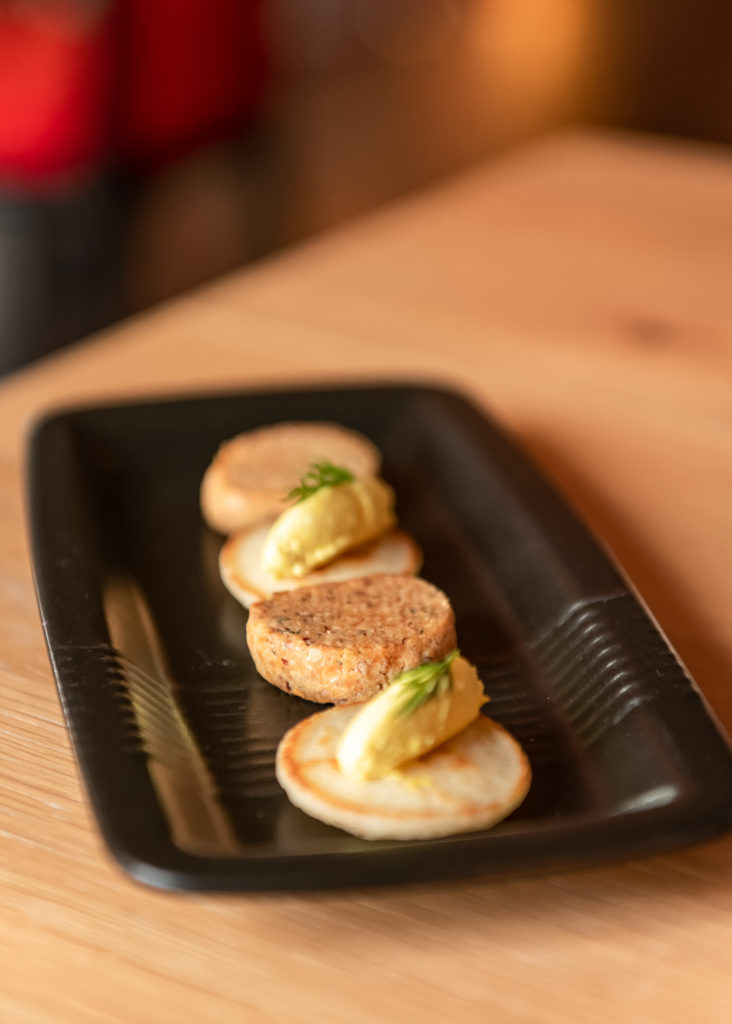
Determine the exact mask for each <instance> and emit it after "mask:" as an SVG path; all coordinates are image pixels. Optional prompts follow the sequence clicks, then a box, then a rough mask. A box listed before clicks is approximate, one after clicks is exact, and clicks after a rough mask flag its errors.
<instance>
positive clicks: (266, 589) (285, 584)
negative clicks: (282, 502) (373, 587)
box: [219, 522, 422, 608]
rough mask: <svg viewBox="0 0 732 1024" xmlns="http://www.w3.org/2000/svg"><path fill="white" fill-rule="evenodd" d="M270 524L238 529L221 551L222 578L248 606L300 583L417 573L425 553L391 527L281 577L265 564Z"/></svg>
mask: <svg viewBox="0 0 732 1024" xmlns="http://www.w3.org/2000/svg"><path fill="white" fill-rule="evenodd" d="M269 528H270V523H268V522H265V523H260V524H259V525H257V526H252V527H250V528H249V529H248V530H239V531H238V532H237V533H235V534H233V535H232V536H231V537H229V539H228V540H227V541H226V543H225V544H224V546H223V547H222V549H221V553H220V555H219V570H220V572H221V579H222V580H223V581H224V585H225V586H226V588H227V589H228V590H229V592H230V593H231V594H232V595H233V596H234V597H235V598H236V599H237V601H240V602H241V603H242V604H243V605H244V607H245V608H249V606H250V605H252V604H253V603H254V602H255V601H262V600H265V599H266V598H268V597H271V596H272V594H275V593H278V592H279V591H281V590H294V589H296V588H297V587H306V586H314V585H315V584H317V583H328V582H335V581H337V580H348V579H352V578H353V577H355V576H368V575H371V574H373V573H395V574H402V573H405V574H407V575H414V574H415V573H416V572H418V571H419V567H420V565H421V563H422V553H421V552H420V550H419V546H418V545H417V543H416V541H415V540H413V539H412V537H410V536H409V534H406V533H403V532H402V531H401V530H391V531H390V532H389V533H387V534H384V535H383V536H382V537H379V538H377V539H376V540H373V541H370V542H369V543H368V544H363V545H361V546H360V547H358V548H354V549H353V550H351V551H349V552H347V553H346V554H345V555H341V557H340V558H337V559H336V560H335V561H333V562H330V563H329V564H328V565H326V566H323V568H321V569H316V570H314V571H313V572H311V573H308V575H307V576H303V577H302V578H301V579H297V580H295V579H289V580H281V579H277V578H276V577H275V576H272V575H271V574H270V573H268V572H267V571H266V570H265V569H264V567H263V565H262V549H263V548H264V542H265V539H266V537H267V534H268V532H269Z"/></svg>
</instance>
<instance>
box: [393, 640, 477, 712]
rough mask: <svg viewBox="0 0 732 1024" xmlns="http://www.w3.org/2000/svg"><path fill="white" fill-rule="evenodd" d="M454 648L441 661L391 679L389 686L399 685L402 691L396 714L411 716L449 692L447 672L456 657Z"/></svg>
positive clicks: (448, 675) (450, 683) (456, 653)
mask: <svg viewBox="0 0 732 1024" xmlns="http://www.w3.org/2000/svg"><path fill="white" fill-rule="evenodd" d="M459 654H460V651H459V650H458V649H457V648H456V649H455V650H454V651H452V653H450V654H448V656H447V657H446V658H444V659H443V660H442V661H435V662H428V663H427V664H426V665H420V666H419V667H418V668H410V669H407V671H406V672H401V673H400V674H399V675H398V676H395V678H394V679H392V682H391V685H392V686H394V685H396V684H398V685H399V687H400V689H401V690H402V691H403V694H402V696H403V697H404V701H403V703H402V704H400V706H399V709H398V714H400V715H411V714H412V713H413V712H414V711H416V710H417V708H421V707H422V705H423V704H426V703H427V701H428V700H432V698H433V697H442V696H443V695H444V694H445V693H447V692H448V691H449V690H450V687H451V686H452V680H451V678H450V673H449V671H448V669H449V667H450V665H451V664H452V662H453V661H454V660H455V658H457V657H458V655H459Z"/></svg>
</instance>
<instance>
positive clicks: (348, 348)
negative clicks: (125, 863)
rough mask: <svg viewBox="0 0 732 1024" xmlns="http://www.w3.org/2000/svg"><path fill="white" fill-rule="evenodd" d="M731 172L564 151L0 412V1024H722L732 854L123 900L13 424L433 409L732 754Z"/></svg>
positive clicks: (406, 217) (342, 239)
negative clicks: (644, 634)
mask: <svg viewBox="0 0 732 1024" xmlns="http://www.w3.org/2000/svg"><path fill="white" fill-rule="evenodd" d="M731 256H732V156H730V154H729V153H726V152H724V151H714V150H704V149H695V148H684V147H679V146H678V145H674V144H671V143H668V142H664V143H661V142H652V141H649V140H643V139H629V138H623V137H620V138H614V137H607V136H588V135H582V134H578V135H574V136H565V137H562V138H557V139H549V140H547V141H545V142H542V143H540V144H537V145H536V146H534V147H532V148H528V149H526V150H524V151H522V152H519V153H516V154H514V155H513V156H511V157H510V158H507V159H505V160H504V161H502V162H499V163H496V164H492V165H490V166H487V167H483V168H479V169H477V170H474V171H471V172H470V173H468V174H466V175H464V176H462V177H460V178H459V179H456V180H454V181H452V182H450V183H448V184H446V185H444V186H440V187H439V188H437V189H435V190H431V191H429V192H427V193H424V194H420V195H417V196H416V197H414V198H410V199H408V200H407V201H405V202H402V203H400V204H399V205H397V206H395V207H390V208H386V209H384V210H383V211H381V212H378V213H377V214H375V215H373V216H371V217H370V218H368V219H366V220H364V221H361V222H358V223H356V224H352V225H348V226H346V227H344V228H342V229H339V230H338V231H336V232H334V233H332V234H330V235H328V236H327V237H324V238H322V239H320V240H317V241H315V242H313V243H311V244H308V245H306V246H304V247H302V248H299V249H298V250H296V251H293V252H290V253H286V254H284V255H281V256H279V257H277V258H275V259H272V260H269V261H267V262H266V263H263V264H261V265H258V266H256V267H253V268H250V269H248V270H245V271H243V272H242V273H240V274H236V275H234V276H233V277H231V278H228V279H226V280H223V281H221V282H218V283H216V284H215V285H213V286H210V287H207V288H205V289H203V290H201V291H198V292H196V293H193V294H190V295H188V296H186V297H184V298H182V299H180V300H178V301H175V302H173V303H171V304H170V305H167V306H165V307H163V308H159V309H157V310H155V311H153V312H151V313H147V314H145V315H143V316H140V317H139V318H137V319H134V320H132V321H129V322H126V323H124V324H122V325H120V326H118V327H115V328H113V329H111V330H109V331H107V332H105V333H104V334H102V335H100V336H98V337H96V338H94V339H92V340H91V341H88V342H85V343H82V344H80V345H78V346H76V347H74V348H72V349H70V350H67V351H66V352H64V353H62V354H60V355H57V356H55V357H52V358H49V359H48V360H46V361H44V362H42V363H40V364H38V365H36V366H33V367H31V368H30V369H28V370H27V371H24V372H21V373H19V374H17V375H15V376H13V377H10V378H8V379H7V380H6V381H5V382H4V383H3V384H2V385H0V427H1V430H0V460H1V461H0V479H1V480H2V500H1V501H0V515H1V516H2V523H1V529H0V566H1V569H2V572H1V574H0V609H1V612H2V623H3V630H2V639H0V673H1V678H2V695H1V696H0V735H1V737H2V742H1V743H0V1020H2V1022H3V1024H101V1022H110V1024H111V1022H113V1024H132V1022H135V1024H181V1022H186V1021H191V1022H193V1021H195V1022H196V1024H206V1022H211V1024H214V1022H215V1024H222V1022H234V1021H236V1022H238V1021H247V1022H258V1021H262V1022H265V1021H268V1022H269V1021H272V1022H274V1021H282V1022H313V1024H315V1022H317V1024H326V1022H338V1024H342V1022H351V1021H353V1022H358V1024H376V1022H379V1024H381V1022H384V1021H396V1020H400V1019H402V1015H403V1014H405V1013H407V1012H408V1011H411V1012H412V1013H413V1015H414V1017H415V1019H418V1020H422V1021H461V1022H466V1024H467V1022H472V1021H475V1022H479V1021H480V1022H483V1021H485V1020H486V1019H490V1020H491V1021H493V1022H494V1024H507V1022H519V1021H520V1022H524V1021H534V1022H547V1024H568V1022H572V1024H586V1022H588V1021H592V1022H597V1021H602V1022H616V1021H621V1020H622V1021H632V1022H664V1024H674V1022H678V1024H688V1022H689V1021H695V1020H703V1021H705V1022H720V1024H721V1022H723V1021H724V1022H726V1021H728V1020H730V1019H731V1017H732V985H730V972H731V970H732V837H730V836H727V837H726V838H722V839H718V840H716V841H714V842H710V843H706V844H704V845H700V846H697V847H694V848H691V849H687V850H683V851H681V852H675V853H671V854H667V855H664V856H656V857H653V858H650V859H649V858H646V859H639V860H637V861H630V862H626V863H621V864H615V865H610V866H599V867H597V866H594V867H586V868H583V869H581V870H573V871H561V872H558V871H553V872H542V873H538V874H535V875H525V876H522V877H519V878H513V879H503V880H496V879H495V878H491V877H489V876H485V875H483V876H477V877H471V878H469V879H464V880H459V881H453V882H449V883H447V882H437V883H432V884H422V885H419V886H397V887H393V888H377V889H360V890H351V891H334V892H325V893H314V894H292V893H288V894H266V895H265V894H259V895H240V896H225V895H215V896H212V895H195V894H194V895H191V894H188V895H185V894H173V893H162V892H157V891H154V890H152V889H146V888H144V887H143V886H141V885H139V884H138V883H136V882H134V881H132V880H130V879H129V878H127V877H126V876H125V875H124V874H123V873H122V872H121V870H120V869H119V868H118V867H116V866H115V865H114V864H113V863H112V861H111V860H110V858H109V856H108V855H107V853H106V851H105V849H104V847H103V845H102V842H101V840H100V838H99V836H98V833H97V831H96V828H95V824H94V821H93V820H92V816H91V814H90V811H89V809H88V807H87V804H86V802H85V798H84V796H83V793H82V789H81V786H80V783H79V779H78V776H77V771H76V767H75V762H74V759H73V756H72V753H71V749H70V745H69V740H68V736H67V732H66V728H65V725H64V723H63V719H62V714H61V710H60V707H59V702H58V699H57V696H56V692H55V688H54V684H53V679H52V675H51V670H50V667H49V662H48V659H47V655H46V651H45V647H44V643H43V637H42V633H41V628H40V623H39V617H38V612H37V609H36V604H35V598H34V594H33V587H32V582H31V572H30V565H29V558H28V554H27V540H26V530H25V522H24V507H23V491H22V467H23V460H24V439H25V435H26V431H27V428H28V425H29V423H30V421H31V420H32V419H33V417H34V416H36V415H37V414H38V413H39V412H40V411H41V410H45V409H48V408H50V407H53V406H57V405H62V404H63V405H68V404H69V403H73V402H76V401H88V400H93V401H95V402H97V401H100V400H107V399H113V398H117V397H121V396H124V397H130V396H140V395H143V394H145V395H151V394H161V393H171V392H191V391H196V392H198V391H205V390H210V389H220V388H226V389H230V388H234V387H239V386H249V385H261V384H263V383H266V382H273V383H274V382H276V383H277V384H280V383H283V382H285V383H296V384H303V383H307V382H314V381H318V382H322V381H334V380H339V381H342V380H349V381H352V380H357V381H362V380H372V379H376V380H387V379H388V380H392V379H409V380H414V379H418V380H430V381H438V382H442V383H448V384H450V385H452V386H456V387H458V388H459V389H461V390H463V391H464V392H466V393H467V394H468V395H469V396H471V397H472V398H473V399H474V400H475V401H477V402H478V403H479V404H481V405H483V406H485V407H486V408H487V409H489V410H491V411H492V412H493V413H494V415H495V416H496V417H497V418H498V419H499V421H500V422H502V423H503V424H504V425H505V427H506V428H507V429H508V430H509V432H510V433H511V434H512V435H513V437H514V438H515V439H516V440H517V441H518V443H519V444H520V445H521V446H522V447H523V448H524V449H525V450H526V451H528V452H529V453H530V454H531V456H532V457H533V458H534V459H535V461H536V462H537V463H538V464H539V466H540V467H542V468H543V469H544V470H545V471H546V473H547V474H548V475H549V476H550V477H551V478H552V479H553V480H554V481H555V483H556V484H557V485H558V487H559V488H560V490H561V491H562V492H563V493H564V494H565V495H566V496H567V497H568V498H569V499H570V501H571V502H572V503H573V505H574V507H575V508H576V509H577V510H579V512H580V513H581V514H582V515H583V516H584V517H585V519H586V520H587V521H588V522H589V523H590V524H591V526H592V527H593V529H594V530H595V531H596V533H597V534H598V535H599V536H600V537H601V538H602V540H603V541H604V542H605V543H606V544H607V545H608V546H609V547H610V548H611V549H612V550H613V552H614V553H615V555H616V557H617V559H618V560H619V562H620V563H621V565H622V566H623V567H624V569H625V571H626V572H627V573H628V575H629V576H630V577H631V579H632V580H633V581H634V583H635V584H636V586H637V588H638V589H639V591H640V593H641V594H642V595H643V597H644V598H645V600H646V602H647V603H648V605H649V607H650V609H651V610H652V612H653V614H654V615H655V617H656V618H657V620H658V621H659V623H660V624H661V626H662V627H663V628H664V630H665V631H666V633H667V635H668V637H669V638H670V640H671V642H672V643H673V644H674V646H675V647H676V649H677V650H678V652H679V653H680V655H681V657H682V659H683V660H684V661H685V662H686V665H687V666H688V668H689V670H690V671H691V673H692V675H693V676H694V677H695V678H696V680H697V682H698V684H699V686H700V687H701V689H702V690H703V692H704V693H705V695H706V697H707V699H708V701H709V703H710V704H711V706H712V708H713V709H714V711H715V712H716V714H717V716H718V717H719V719H720V720H721V722H722V723H723V725H724V726H725V727H726V728H727V730H728V731H732V571H730V570H731V568H732V529H731V525H732V287H730V257H731Z"/></svg>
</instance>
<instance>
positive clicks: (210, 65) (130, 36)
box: [0, 0, 266, 182]
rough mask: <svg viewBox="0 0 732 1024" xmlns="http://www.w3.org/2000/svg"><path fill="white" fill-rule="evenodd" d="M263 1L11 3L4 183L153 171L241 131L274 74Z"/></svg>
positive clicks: (6, 22)
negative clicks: (268, 71)
mask: <svg viewBox="0 0 732 1024" xmlns="http://www.w3.org/2000/svg"><path fill="white" fill-rule="evenodd" d="M262 8H263V2H262V0H117V2H116V3H112V2H111V0H110V2H108V0H98V2H97V3H96V4H91V3H90V2H89V0H80V2H79V0H77V2H74V0H55V2H48V0H45V2H44V0H38V2H37V3H33V2H31V3H28V2H25V3H13V2H12V0H11V2H7V0H6V2H5V3H2V4H0V178H4V179H6V180H7V179H8V178H11V179H15V180H20V181H24V182H28V181H31V180H32V181H35V182H38V181H43V180H47V179H49V178H51V179H52V178H56V177H58V176H60V175H65V174H69V173H73V172H75V171H79V170H84V169H89V168H95V167H98V166H99V165H100V164H106V163H109V162H118V161H122V162H125V163H128V164H129V163H131V164H133V165H135V166H140V165H142V166H150V165H151V164H154V163H156V162H158V161H159V160H162V159H167V158H169V157H171V156H175V155H179V154H180V153H181V152H183V151H185V150H186V149H188V148H190V147H191V146H193V145H195V144H196V143H199V142H201V141H205V140H209V139H211V138H214V137H216V136H219V135H221V134H226V133H229V132H232V131H236V130H237V129H239V128H240V127H241V126H242V125H243V124H245V123H246V121H247V119H248V118H249V117H250V116H251V114H252V113H253V111H254V110H255V109H256V106H257V103H258V100H259V97H260V95H261V92H262V85H263V82H264V77H265V63H266V62H265V47H264V43H263V32H262Z"/></svg>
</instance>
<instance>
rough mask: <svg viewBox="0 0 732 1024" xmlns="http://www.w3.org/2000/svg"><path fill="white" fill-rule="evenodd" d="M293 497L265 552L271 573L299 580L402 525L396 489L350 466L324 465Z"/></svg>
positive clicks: (305, 479)
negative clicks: (357, 475)
mask: <svg viewBox="0 0 732 1024" xmlns="http://www.w3.org/2000/svg"><path fill="white" fill-rule="evenodd" d="M288 497H295V498H298V501H297V502H296V504H294V505H292V506H291V507H290V508H288V509H286V510H285V511H284V512H283V513H282V515H280V517H279V518H278V519H277V520H276V521H275V523H274V524H273V526H272V528H271V530H270V531H269V534H268V535H267V539H266V541H265V545H264V550H263V552H262V562H263V565H264V568H265V570H266V571H267V572H269V573H271V575H272V576H274V577H276V578H278V579H293V578H294V579H299V578H301V577H302V576H306V575H307V574H308V573H309V572H311V571H312V570H313V569H317V568H318V566H321V565H325V564H326V563H328V562H330V561H332V559H334V558H337V556H338V555H340V554H342V553H343V552H344V551H348V550H349V549H350V548H353V547H356V546H357V545H359V544H365V543H366V542H367V541H369V540H373V539H374V538H375V537H379V536H380V535H381V534H382V533H385V532H386V531H387V530H389V529H391V527H392V526H394V525H395V523H396V517H395V515H394V492H393V491H392V489H391V487H389V485H388V484H387V483H384V481H383V480H380V479H379V478H378V477H374V476H367V477H361V478H359V479H355V478H354V477H353V475H352V474H351V473H350V472H349V471H348V470H346V469H342V468H341V467H339V466H333V465H331V464H330V463H318V464H317V465H315V466H313V468H312V469H311V470H310V471H309V472H308V473H307V474H306V475H305V476H304V477H303V478H302V481H301V485H300V487H298V488H295V490H294V491H292V492H291V493H290V495H288Z"/></svg>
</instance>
